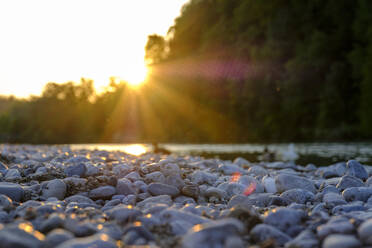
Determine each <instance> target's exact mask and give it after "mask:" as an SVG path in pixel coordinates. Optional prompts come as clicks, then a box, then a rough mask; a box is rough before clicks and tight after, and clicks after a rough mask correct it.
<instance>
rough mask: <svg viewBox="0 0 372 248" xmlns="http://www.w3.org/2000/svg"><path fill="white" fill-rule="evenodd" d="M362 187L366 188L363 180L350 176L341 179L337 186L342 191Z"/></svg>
mask: <svg viewBox="0 0 372 248" xmlns="http://www.w3.org/2000/svg"><path fill="white" fill-rule="evenodd" d="M362 186H364V183H363V181H362V180H360V179H359V178H356V177H353V176H350V175H346V176H343V177H341V178H340V180H339V182H338V184H337V185H336V187H337V188H338V189H339V190H341V191H343V190H345V189H347V188H351V187H362Z"/></svg>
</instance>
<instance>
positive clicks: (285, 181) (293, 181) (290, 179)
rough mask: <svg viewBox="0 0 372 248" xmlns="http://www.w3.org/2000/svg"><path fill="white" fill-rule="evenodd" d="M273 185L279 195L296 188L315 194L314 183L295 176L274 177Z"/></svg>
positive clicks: (281, 175) (282, 175)
mask: <svg viewBox="0 0 372 248" xmlns="http://www.w3.org/2000/svg"><path fill="white" fill-rule="evenodd" d="M275 185H276V188H277V190H278V192H280V193H282V192H284V191H287V190H290V189H297V188H299V189H305V190H307V191H310V192H312V193H316V189H315V186H314V183H313V182H312V181H311V180H309V179H307V178H304V177H299V176H295V175H289V174H280V175H278V176H276V177H275Z"/></svg>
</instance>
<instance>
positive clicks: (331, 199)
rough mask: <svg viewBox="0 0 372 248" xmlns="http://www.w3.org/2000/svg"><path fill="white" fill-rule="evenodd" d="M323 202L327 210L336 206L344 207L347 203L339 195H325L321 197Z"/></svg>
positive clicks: (331, 193)
mask: <svg viewBox="0 0 372 248" xmlns="http://www.w3.org/2000/svg"><path fill="white" fill-rule="evenodd" d="M323 202H324V203H325V205H326V206H327V207H328V208H334V207H335V206H338V205H345V204H346V203H347V202H346V201H345V200H344V198H343V197H342V195H340V194H339V193H333V192H330V193H327V194H324V195H323Z"/></svg>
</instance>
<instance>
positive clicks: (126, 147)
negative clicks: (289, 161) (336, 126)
mask: <svg viewBox="0 0 372 248" xmlns="http://www.w3.org/2000/svg"><path fill="white" fill-rule="evenodd" d="M159 146H160V147H162V148H165V149H167V150H169V151H170V152H172V153H174V154H178V155H196V156H203V157H206V158H214V157H218V158H221V159H230V160H233V159H234V158H236V157H239V156H240V157H244V158H246V159H248V160H249V161H251V162H257V161H259V160H260V155H262V154H263V152H264V149H265V148H267V149H268V150H269V151H270V152H271V153H272V154H273V155H275V157H276V159H278V160H280V158H281V155H282V154H283V153H285V152H286V151H288V150H289V144H288V143H281V144H265V145H264V144H159ZM71 148H72V149H100V150H107V151H113V150H119V151H124V152H127V153H130V154H133V155H140V154H143V153H145V152H150V151H151V150H152V146H151V145H150V144H75V145H71ZM294 151H295V152H296V153H297V154H298V155H299V158H298V159H297V160H296V163H297V164H302V165H306V164H309V163H313V164H315V165H318V166H323V165H329V164H332V163H336V162H339V161H346V160H348V159H356V160H358V161H360V162H362V163H365V164H372V143H295V144H294Z"/></svg>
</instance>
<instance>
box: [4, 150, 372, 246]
mask: <svg viewBox="0 0 372 248" xmlns="http://www.w3.org/2000/svg"><path fill="white" fill-rule="evenodd" d="M0 154H1V158H2V159H1V160H0V173H1V175H0V179H1V182H0V208H2V211H0V222H1V223H2V225H3V226H2V228H1V229H0V240H1V241H2V242H1V244H0V247H2V246H4V247H7V246H8V247H11V246H17V245H18V246H21V245H24V247H46V248H47V247H59V248H66V247H76V246H78V245H81V247H88V246H89V245H91V246H93V245H96V246H97V247H123V246H124V245H149V246H151V247H206V246H209V247H256V245H260V244H261V245H262V244H266V245H269V247H326V248H333V247H360V246H362V245H365V246H366V245H372V241H371V240H370V238H369V237H370V236H372V221H370V219H372V179H371V178H372V177H370V176H372V166H368V165H362V164H360V163H359V162H357V161H355V160H350V161H348V162H347V163H346V161H345V162H340V163H336V164H332V165H329V166H326V167H319V168H317V167H316V166H314V165H311V164H309V165H307V166H300V165H296V164H294V163H286V162H280V161H277V162H266V163H265V162H260V163H252V162H249V161H247V160H245V159H243V158H239V157H238V158H236V159H235V160H234V161H227V160H220V159H203V158H201V157H198V156H190V155H186V156H181V155H160V154H152V153H146V154H143V155H139V156H134V155H129V154H125V153H123V152H120V151H102V150H101V151H100V150H94V151H93V150H73V149H71V148H69V147H59V146H48V145H43V146H33V145H9V146H8V145H2V146H1V147H0ZM270 245H271V246H270ZM341 245H343V246H341ZM79 247H80V246H79Z"/></svg>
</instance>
